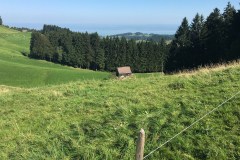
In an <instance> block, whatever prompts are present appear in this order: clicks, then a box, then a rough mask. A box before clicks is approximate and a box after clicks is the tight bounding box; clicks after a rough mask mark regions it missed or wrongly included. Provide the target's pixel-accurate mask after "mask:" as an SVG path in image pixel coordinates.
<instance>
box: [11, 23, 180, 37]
mask: <svg viewBox="0 0 240 160" xmlns="http://www.w3.org/2000/svg"><path fill="white" fill-rule="evenodd" d="M6 25H9V26H10V27H26V28H30V29H37V30H40V29H42V28H43V25H44V24H42V23H9V24H6ZM49 25H57V26H60V27H63V28H69V29H70V30H71V31H75V32H89V33H95V32H97V33H98V34H100V35H102V36H107V35H115V34H121V33H128V32H131V33H136V32H142V33H147V34H151V33H152V34H167V35H172V34H175V32H176V30H177V28H178V25H177V24H176V25H161V24H156V25H93V24H84V25H81V24H49Z"/></svg>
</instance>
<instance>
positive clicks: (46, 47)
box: [29, 32, 54, 61]
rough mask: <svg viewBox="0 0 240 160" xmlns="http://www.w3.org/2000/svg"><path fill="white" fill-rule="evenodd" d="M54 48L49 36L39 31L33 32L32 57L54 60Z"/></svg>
mask: <svg viewBox="0 0 240 160" xmlns="http://www.w3.org/2000/svg"><path fill="white" fill-rule="evenodd" d="M53 55H54V49H53V47H52V45H51V43H50V41H49V40H48V38H47V37H46V36H45V35H43V34H41V33H38V32H33V33H32V38H31V42H30V55H29V56H30V57H33V58H38V59H45V60H49V61H52V58H53Z"/></svg>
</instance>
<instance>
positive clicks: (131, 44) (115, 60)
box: [29, 25, 167, 72]
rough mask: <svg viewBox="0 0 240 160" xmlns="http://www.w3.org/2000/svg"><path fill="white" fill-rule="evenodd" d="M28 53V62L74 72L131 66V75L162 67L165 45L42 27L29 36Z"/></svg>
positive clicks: (163, 43) (165, 51)
mask: <svg viewBox="0 0 240 160" xmlns="http://www.w3.org/2000/svg"><path fill="white" fill-rule="evenodd" d="M30 51H31V52H30V55H29V56H30V57H32V58H37V59H44V60H47V61H51V62H55V63H60V64H64V65H69V66H73V67H78V68H85V69H91V70H105V71H115V70H116V67H119V66H131V67H132V70H133V71H134V72H158V71H162V70H163V66H164V65H165V61H166V60H165V59H166V55H167V54H166V53H167V44H166V42H165V41H164V40H161V41H160V42H152V41H141V42H137V41H134V40H127V39H126V38H124V37H122V38H119V37H111V38H110V37H104V38H101V37H100V36H99V35H98V34H97V33H93V34H89V33H87V32H86V33H78V32H72V31H70V30H69V29H67V28H60V27H58V26H54V25H44V27H43V30H42V31H40V32H33V33H32V38H31V45H30Z"/></svg>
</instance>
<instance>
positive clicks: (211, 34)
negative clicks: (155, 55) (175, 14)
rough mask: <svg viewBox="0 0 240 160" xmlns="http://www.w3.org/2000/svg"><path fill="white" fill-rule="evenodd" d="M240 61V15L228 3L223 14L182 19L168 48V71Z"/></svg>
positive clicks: (214, 13) (215, 10)
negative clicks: (190, 21)
mask: <svg viewBox="0 0 240 160" xmlns="http://www.w3.org/2000/svg"><path fill="white" fill-rule="evenodd" d="M239 58H240V11H236V10H235V8H234V7H233V6H232V5H231V4H230V3H228V4H227V6H226V8H225V9H224V12H223V13H221V12H220V10H219V9H218V8H215V9H214V10H213V12H212V13H210V15H209V16H208V17H207V18H206V20H205V19H204V17H203V16H202V15H199V14H196V16H195V17H194V19H193V20H192V23H191V24H189V23H188V20H187V18H184V19H183V21H182V23H181V25H180V27H179V28H178V30H177V32H176V34H175V39H174V40H173V42H172V44H171V48H170V51H169V55H168V61H167V64H166V65H167V66H166V68H167V70H168V71H175V70H181V69H191V68H195V67H198V66H202V65H208V64H214V63H221V62H226V61H231V60H235V59H239Z"/></svg>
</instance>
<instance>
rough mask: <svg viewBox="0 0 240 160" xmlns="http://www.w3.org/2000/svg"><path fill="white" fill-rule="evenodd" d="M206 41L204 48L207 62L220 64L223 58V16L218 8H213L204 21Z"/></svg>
mask: <svg viewBox="0 0 240 160" xmlns="http://www.w3.org/2000/svg"><path fill="white" fill-rule="evenodd" d="M205 25H206V29H207V39H206V45H207V46H206V48H207V51H206V52H207V54H208V61H209V62H211V63H212V62H214V63H216V62H220V61H221V60H223V57H224V41H223V38H222V37H223V36H224V34H223V33H224V32H223V27H224V26H223V16H222V14H221V13H220V10H219V9H218V8H215V9H214V11H213V12H212V13H210V15H209V16H208V17H207V20H206V23H205Z"/></svg>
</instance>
